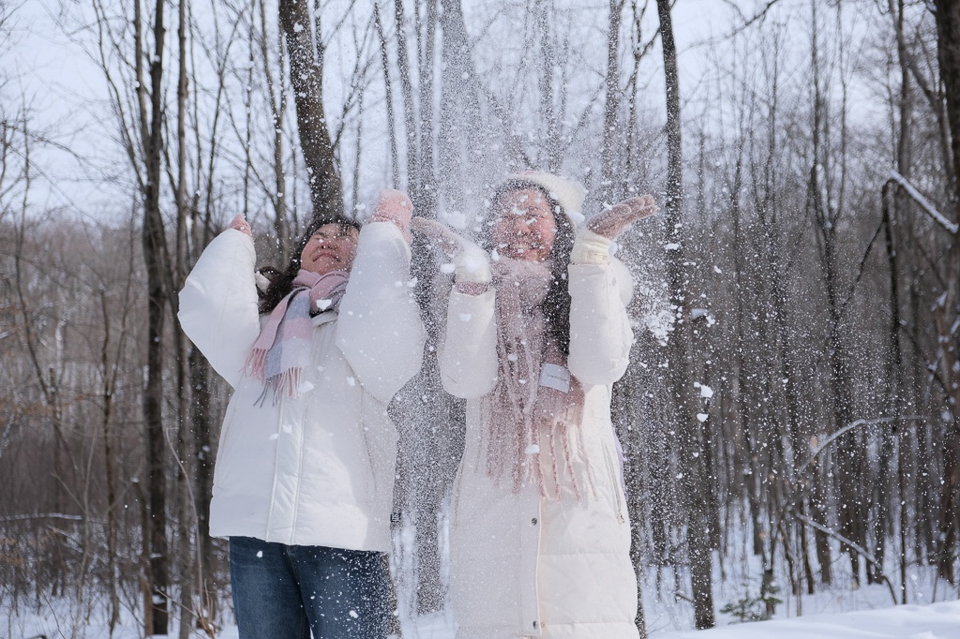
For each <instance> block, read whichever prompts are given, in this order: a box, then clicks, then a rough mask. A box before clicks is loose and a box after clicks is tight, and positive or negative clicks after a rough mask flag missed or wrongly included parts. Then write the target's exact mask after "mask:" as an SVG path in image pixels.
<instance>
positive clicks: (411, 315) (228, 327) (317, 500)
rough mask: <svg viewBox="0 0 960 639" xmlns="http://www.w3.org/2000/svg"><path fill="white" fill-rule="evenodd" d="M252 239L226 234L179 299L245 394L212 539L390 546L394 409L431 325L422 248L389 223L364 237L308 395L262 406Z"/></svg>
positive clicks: (224, 444) (322, 341) (216, 484)
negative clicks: (422, 303)
mask: <svg viewBox="0 0 960 639" xmlns="http://www.w3.org/2000/svg"><path fill="white" fill-rule="evenodd" d="M255 260H256V256H255V254H254V247H253V240H252V239H251V238H250V237H249V236H248V235H246V234H244V233H241V232H240V231H237V230H233V229H228V230H226V231H224V232H223V233H222V234H220V235H219V236H218V237H217V238H216V239H214V240H213V242H211V243H210V245H209V246H208V247H207V249H206V250H205V251H204V252H203V255H201V256H200V259H199V260H198V261H197V265H196V266H195V267H194V269H193V271H192V272H191V273H190V276H189V277H188V278H187V281H186V284H185V286H184V288H183V290H182V291H181V292H180V313H179V317H180V322H181V324H182V326H183V329H184V331H185V332H186V333H187V335H188V336H189V337H190V339H191V340H193V343H194V344H195V345H196V346H197V348H199V349H200V351H201V352H202V353H203V354H204V355H205V356H206V357H207V359H208V360H209V361H210V363H211V364H212V365H213V367H214V369H216V371H217V372H218V373H220V375H222V376H223V377H224V379H226V380H227V382H229V383H230V385H231V386H232V387H233V388H234V394H233V397H232V398H231V400H230V403H229V405H228V406H227V412H226V416H225V419H224V422H223V428H222V431H221V434H220V446H219V450H218V451H217V461H216V466H215V469H214V480H213V500H212V502H211V504H210V534H211V535H213V536H215V537H229V536H245V537H255V538H257V539H263V540H265V541H270V542H279V543H283V544H289V545H319V546H329V547H334V548H348V549H352V550H373V551H387V550H389V549H390V511H391V507H392V502H393V480H394V474H395V470H394V468H395V460H396V450H397V433H396V429H395V427H394V425H393V424H392V423H391V421H390V420H389V418H388V417H387V414H386V405H387V402H389V401H390V399H391V398H392V397H393V395H394V394H395V393H396V392H397V391H398V390H399V389H400V387H401V386H403V384H404V383H406V382H407V381H408V380H409V379H410V378H411V377H412V376H413V375H414V374H415V373H416V372H417V371H418V370H419V368H420V363H421V359H422V356H423V344H424V330H423V326H422V324H421V322H420V314H419V311H418V308H417V305H416V302H415V301H414V300H413V297H412V294H411V289H410V287H408V286H407V283H408V280H409V279H410V275H409V270H410V249H409V247H408V246H407V243H406V242H405V241H404V239H403V237H402V236H401V234H400V232H399V230H398V229H397V227H396V226H395V225H394V224H392V223H390V222H380V223H374V224H368V225H367V226H365V227H364V228H363V230H362V231H361V232H360V237H359V240H358V245H357V254H356V258H355V260H354V263H353V268H352V269H351V273H350V281H349V283H348V285H347V289H346V293H345V294H344V296H343V300H342V302H341V304H340V311H339V315H338V314H337V313H335V312H333V311H327V312H324V313H321V314H319V315H317V316H316V317H314V318H313V325H314V330H313V343H312V345H311V350H312V355H313V357H312V361H313V365H312V366H308V367H306V369H305V370H304V371H303V381H304V382H306V383H305V384H302V385H301V390H302V392H301V395H300V397H297V398H288V397H285V396H284V397H280V398H279V399H278V400H277V402H276V403H274V402H273V401H272V396H268V398H267V399H266V401H264V402H262V403H261V404H259V405H257V403H256V400H257V398H258V397H259V396H260V394H261V393H262V392H263V383H262V382H260V381H259V380H257V379H255V378H252V377H248V376H246V375H244V374H243V368H244V362H245V360H246V358H247V356H248V355H249V353H250V350H251V348H252V347H253V344H254V342H255V341H256V339H257V336H258V335H259V333H260V326H261V317H260V316H259V314H258V311H257V292H256V286H255V283H254V264H255Z"/></svg>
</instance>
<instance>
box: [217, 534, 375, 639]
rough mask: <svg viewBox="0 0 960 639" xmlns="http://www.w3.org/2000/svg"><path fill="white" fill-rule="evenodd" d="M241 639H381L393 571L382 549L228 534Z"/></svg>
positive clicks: (231, 572)
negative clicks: (300, 543)
mask: <svg viewBox="0 0 960 639" xmlns="http://www.w3.org/2000/svg"><path fill="white" fill-rule="evenodd" d="M230 580H231V582H232V585H233V606H234V611H235V612H236V615H237V625H238V626H239V630H240V639H310V631H311V630H312V631H313V636H314V639H382V638H384V637H386V636H387V621H388V614H389V611H388V601H389V597H388V595H389V573H388V570H387V560H386V555H384V553H379V552H368V551H361V550H344V549H341V548H327V547H326V546H287V545H285V544H277V543H271V542H266V541H261V540H259V539H253V538H250V537H231V538H230Z"/></svg>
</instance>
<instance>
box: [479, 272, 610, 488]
mask: <svg viewBox="0 0 960 639" xmlns="http://www.w3.org/2000/svg"><path fill="white" fill-rule="evenodd" d="M493 272H494V284H495V286H496V290H497V294H496V322H497V358H498V361H499V371H498V375H497V378H498V381H497V385H496V387H495V388H494V389H493V391H492V392H490V394H488V395H487V396H486V397H484V398H483V400H482V403H481V411H482V416H483V420H484V423H486V424H488V426H489V441H488V442H487V472H488V473H489V474H490V476H491V477H494V478H501V477H504V476H509V477H510V479H511V484H512V488H513V491H514V492H518V491H519V490H520V488H521V486H525V485H534V486H538V487H539V490H540V493H541V495H543V496H548V497H551V498H553V499H559V498H560V497H561V488H562V486H563V485H569V486H570V487H571V488H572V489H573V492H574V494H575V495H576V497H577V499H578V500H580V499H582V498H583V491H584V489H585V488H587V487H588V486H590V485H592V481H591V478H590V472H589V467H588V464H587V460H586V458H585V456H584V455H583V451H582V448H583V447H582V441H581V439H580V432H579V426H580V422H581V419H582V417H583V402H584V394H583V388H582V386H581V385H580V383H579V382H578V381H577V380H576V378H574V377H572V376H571V378H570V390H569V391H568V392H567V393H563V392H561V391H558V390H555V389H553V388H550V387H546V386H540V385H539V382H540V372H541V369H542V367H543V364H544V363H551V364H559V365H561V366H564V367H565V366H566V363H567V362H566V357H565V356H564V355H563V354H562V353H561V352H560V349H559V347H558V346H557V345H556V344H555V343H554V340H552V339H551V338H549V336H548V335H547V331H546V321H545V319H544V316H543V310H542V308H541V304H542V302H543V300H544V298H545V297H546V295H547V290H548V288H549V286H550V270H549V268H548V267H547V266H544V265H543V264H540V263H536V262H528V261H521V260H512V259H509V258H503V257H501V258H500V259H499V261H497V262H495V263H494V265H493ZM544 440H546V441H544ZM561 460H562V467H561ZM575 461H576V462H579V463H580V465H581V466H582V468H584V474H583V476H582V477H578V476H577V473H576V472H575V471H574V468H575V466H574V462H575Z"/></svg>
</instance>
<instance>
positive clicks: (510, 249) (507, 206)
mask: <svg viewBox="0 0 960 639" xmlns="http://www.w3.org/2000/svg"><path fill="white" fill-rule="evenodd" d="M496 215H497V218H496V221H495V222H494V224H493V228H492V229H491V236H492V238H493V244H494V247H495V248H496V250H497V252H498V253H499V254H500V255H503V256H504V257H509V258H512V259H515V260H527V261H532V262H543V261H544V260H546V259H547V258H549V257H550V252H551V251H552V250H553V242H554V239H556V236H557V223H556V221H555V220H554V218H553V212H552V211H551V210H550V201H549V200H548V199H547V198H546V196H544V194H543V192H541V191H540V189H537V188H533V187H531V188H526V189H517V190H514V191H509V192H507V193H506V194H504V195H503V197H501V198H500V201H499V203H498V206H497V209H496Z"/></svg>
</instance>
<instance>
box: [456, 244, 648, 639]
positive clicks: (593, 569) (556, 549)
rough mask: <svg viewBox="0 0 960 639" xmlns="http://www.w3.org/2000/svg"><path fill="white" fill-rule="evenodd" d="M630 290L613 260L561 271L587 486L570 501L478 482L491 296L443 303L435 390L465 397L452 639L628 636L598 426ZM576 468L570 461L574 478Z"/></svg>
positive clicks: (628, 570) (609, 479)
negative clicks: (580, 396)
mask: <svg viewBox="0 0 960 639" xmlns="http://www.w3.org/2000/svg"><path fill="white" fill-rule="evenodd" d="M631 286H632V284H631V282H630V276H629V273H628V272H627V271H626V269H625V268H624V267H623V265H622V264H620V263H619V262H617V261H616V260H614V261H612V263H608V264H604V265H595V264H582V265H571V266H570V268H569V287H570V295H571V297H572V304H571V309H570V356H569V359H568V366H569V369H570V372H571V373H572V374H573V375H574V376H575V377H576V378H577V379H578V380H579V381H580V382H581V384H582V385H583V389H584V392H585V394H586V397H585V405H584V411H583V421H582V423H581V424H580V425H579V428H580V431H581V433H582V435H581V436H582V441H583V458H585V460H586V464H588V465H589V466H590V473H591V476H592V477H593V478H594V482H595V485H596V492H595V493H592V492H591V493H589V494H588V495H585V496H584V498H583V500H582V501H578V500H577V499H576V497H575V496H574V495H573V494H572V492H570V491H565V492H564V494H563V496H562V498H561V499H560V500H555V499H550V498H541V497H540V492H539V489H538V488H537V487H532V486H527V487H524V488H522V489H521V490H520V492H519V493H514V492H513V491H512V490H511V488H510V482H509V481H507V482H505V483H503V482H501V483H500V484H498V483H496V481H495V480H494V479H492V478H491V477H490V476H489V475H488V473H487V465H486V463H487V461H486V460H487V457H486V451H485V450H484V449H483V445H482V442H483V433H484V431H485V430H487V429H489V425H488V424H485V423H483V421H482V418H481V412H480V398H481V397H482V396H484V395H486V394H487V393H489V392H490V391H491V390H492V389H493V387H494V384H495V379H496V375H497V355H496V328H495V326H494V318H495V315H494V295H495V292H494V291H492V290H491V291H488V292H486V293H484V294H482V295H476V296H473V295H465V294H461V293H459V292H457V291H456V289H454V291H453V292H452V293H451V295H450V304H449V307H448V315H447V333H446V336H445V341H444V343H443V345H442V349H441V352H440V369H441V375H442V379H443V384H444V388H446V389H447V391H448V392H450V393H452V394H453V395H456V396H458V397H464V398H466V399H467V433H466V448H465V451H464V456H463V461H462V462H461V465H460V470H459V473H458V476H457V479H456V484H455V486H454V516H453V522H452V525H451V533H450V546H451V573H450V578H451V591H452V596H453V604H454V611H455V613H456V617H457V624H458V627H459V629H458V632H457V637H458V639H506V638H508V637H510V638H515V637H520V636H522V637H551V638H561V637H562V638H564V639H574V638H576V639H637V637H638V632H637V628H636V626H635V625H634V619H635V617H636V612H637V582H636V577H635V574H634V571H633V567H632V564H631V561H630V555H629V553H630V524H629V522H628V519H627V511H626V500H625V498H624V494H623V489H622V488H621V477H620V467H619V460H618V457H617V452H616V444H615V439H614V437H615V436H614V433H613V430H612V427H611V423H610V390H611V386H612V384H613V382H615V381H616V380H617V379H619V378H620V377H621V376H622V375H623V373H624V372H625V370H626V368H627V362H628V355H629V352H630V344H631V342H632V339H633V334H632V331H631V329H630V324H629V319H628V317H627V314H626V307H625V304H626V301H627V300H628V299H629V292H630V289H631ZM541 436H542V437H544V435H541ZM543 441H546V440H543ZM546 453H549V447H543V448H542V449H541V454H546ZM560 463H561V464H562V463H563V461H562V460H561V461H560ZM583 463H584V461H583V459H579V460H574V464H578V465H579V466H580V467H579V468H577V469H575V470H576V471H583V470H584V469H583V468H582V466H583ZM581 476H582V475H581Z"/></svg>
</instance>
